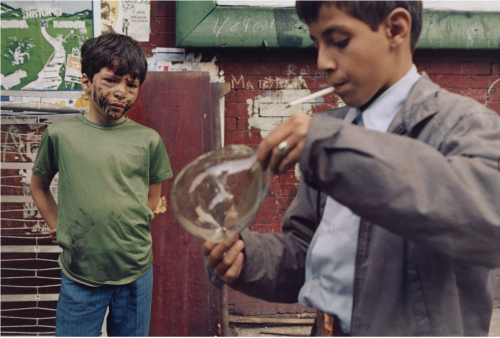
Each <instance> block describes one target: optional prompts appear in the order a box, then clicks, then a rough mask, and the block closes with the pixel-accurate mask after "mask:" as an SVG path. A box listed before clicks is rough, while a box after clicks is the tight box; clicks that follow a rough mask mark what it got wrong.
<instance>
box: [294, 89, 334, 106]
mask: <svg viewBox="0 0 500 338" xmlns="http://www.w3.org/2000/svg"><path fill="white" fill-rule="evenodd" d="M334 90H335V87H328V88H325V89H323V90H320V91H319V92H316V93H314V94H311V95H307V96H304V97H303V98H301V99H297V100H295V101H292V102H290V103H289V104H287V105H286V107H285V108H290V107H293V106H296V105H298V104H301V103H304V102H307V101H311V100H313V99H315V98H317V97H321V96H325V95H326V94H330V93H333V91H334Z"/></svg>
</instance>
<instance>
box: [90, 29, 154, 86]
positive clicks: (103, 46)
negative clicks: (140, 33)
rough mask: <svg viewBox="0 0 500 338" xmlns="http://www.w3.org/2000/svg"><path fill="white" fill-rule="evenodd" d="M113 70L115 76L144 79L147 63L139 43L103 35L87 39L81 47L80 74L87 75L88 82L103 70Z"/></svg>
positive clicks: (113, 35)
mask: <svg viewBox="0 0 500 338" xmlns="http://www.w3.org/2000/svg"><path fill="white" fill-rule="evenodd" d="M106 67H107V68H110V69H113V71H114V72H115V74H116V75H119V76H123V75H127V74H128V75H130V76H131V77H132V78H133V79H139V81H140V84H141V85H142V83H143V82H144V80H145V79H146V73H147V71H148V62H147V60H146V56H145V55H144V52H143V51H142V49H141V47H140V46H139V43H138V42H137V41H136V40H134V39H132V38H131V37H129V36H126V35H121V34H104V35H101V36H98V37H96V38H92V39H88V40H87V41H85V43H84V44H83V46H82V74H87V76H88V77H89V79H90V82H92V81H93V80H94V75H95V74H97V73H99V72H100V71H101V69H103V68H106Z"/></svg>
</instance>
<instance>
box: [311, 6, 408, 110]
mask: <svg viewBox="0 0 500 338" xmlns="http://www.w3.org/2000/svg"><path fill="white" fill-rule="evenodd" d="M309 32H310V34H311V38H312V40H313V41H314V44H315V46H316V48H317V49H318V60H317V63H318V69H319V70H321V71H324V72H326V74H327V78H328V82H329V83H330V84H331V85H332V86H334V87H335V94H337V95H338V96H339V97H340V98H341V99H342V100H343V101H344V102H345V103H346V104H347V105H348V106H351V107H360V106H363V105H365V104H366V103H369V102H371V100H372V99H373V98H374V97H377V96H378V95H380V93H382V92H383V91H385V90H386V89H387V88H389V87H390V86H391V85H392V84H394V83H395V82H397V79H398V78H396V77H395V75H394V70H393V68H394V67H393V65H392V66H391V64H392V59H391V57H390V56H391V55H390V51H391V46H390V40H389V37H388V35H387V30H386V29H385V26H384V22H382V24H381V25H380V26H379V28H378V30H377V31H375V32H374V31H373V30H372V29H371V28H370V26H369V25H368V24H366V23H365V22H363V21H361V20H359V19H357V18H354V17H352V16H350V15H349V14H347V13H346V12H344V11H342V10H341V9H338V8H337V7H336V6H335V4H333V3H328V2H326V3H323V5H322V6H321V7H320V10H319V15H318V19H317V20H316V21H314V22H311V23H310V24H309Z"/></svg>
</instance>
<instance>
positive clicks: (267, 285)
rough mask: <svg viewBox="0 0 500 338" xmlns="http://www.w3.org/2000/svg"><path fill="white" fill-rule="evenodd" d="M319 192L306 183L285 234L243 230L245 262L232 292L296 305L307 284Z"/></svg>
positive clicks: (288, 214)
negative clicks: (306, 263)
mask: <svg viewBox="0 0 500 338" xmlns="http://www.w3.org/2000/svg"><path fill="white" fill-rule="evenodd" d="M316 197H317V191H316V190H313V189H311V188H310V187H308V186H307V185H306V184H305V183H304V182H302V181H301V182H300V183H299V189H298V193H297V195H296V196H295V199H294V200H293V202H292V203H291V205H290V207H289V208H288V210H287V212H286V214H285V218H284V221H283V233H282V234H260V233H256V232H251V231H249V230H244V231H242V232H241V233H240V236H241V238H242V239H243V241H244V242H245V249H244V253H245V262H244V268H243V271H242V274H241V276H240V277H239V278H238V279H237V280H235V281H234V282H233V283H232V284H230V286H231V288H233V289H236V290H238V291H241V292H243V293H245V294H247V295H249V296H252V297H256V298H260V299H264V300H266V301H269V302H281V303H296V302H297V298H298V294H299V291H300V288H301V287H302V286H303V285H304V280H305V261H306V254H307V249H308V247H309V243H310V242H311V240H312V237H313V235H314V231H315V229H316V214H315V212H316Z"/></svg>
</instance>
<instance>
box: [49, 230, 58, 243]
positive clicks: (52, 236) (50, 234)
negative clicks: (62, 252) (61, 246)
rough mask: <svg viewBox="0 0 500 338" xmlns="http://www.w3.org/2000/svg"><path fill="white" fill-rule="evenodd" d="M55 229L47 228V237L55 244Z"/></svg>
mask: <svg viewBox="0 0 500 338" xmlns="http://www.w3.org/2000/svg"><path fill="white" fill-rule="evenodd" d="M56 232H57V229H50V230H49V238H50V239H51V240H52V243H54V244H57V235H56Z"/></svg>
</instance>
